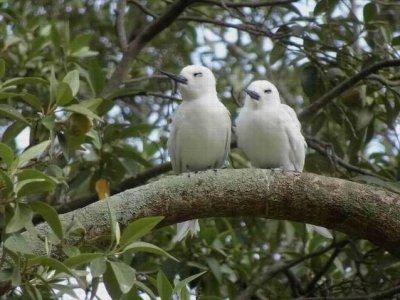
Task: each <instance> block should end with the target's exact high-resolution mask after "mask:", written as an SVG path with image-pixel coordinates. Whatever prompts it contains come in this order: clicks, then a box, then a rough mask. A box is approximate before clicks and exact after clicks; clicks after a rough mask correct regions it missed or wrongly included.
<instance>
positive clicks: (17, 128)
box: [1, 121, 26, 144]
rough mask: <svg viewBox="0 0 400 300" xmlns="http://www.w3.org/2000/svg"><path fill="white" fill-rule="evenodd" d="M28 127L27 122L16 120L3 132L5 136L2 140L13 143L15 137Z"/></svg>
mask: <svg viewBox="0 0 400 300" xmlns="http://www.w3.org/2000/svg"><path fill="white" fill-rule="evenodd" d="M25 128H26V123H25V122H24V123H22V122H19V121H15V122H14V123H12V124H11V125H10V126H8V127H7V129H6V130H5V131H4V132H3V137H2V138H1V141H2V142H3V143H6V144H9V143H12V142H13V140H14V139H15V137H16V136H17V135H18V134H20V133H21V131H22V130H24V129H25Z"/></svg>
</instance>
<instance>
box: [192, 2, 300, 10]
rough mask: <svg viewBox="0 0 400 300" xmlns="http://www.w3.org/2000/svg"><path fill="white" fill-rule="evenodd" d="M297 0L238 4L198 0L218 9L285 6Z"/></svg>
mask: <svg viewBox="0 0 400 300" xmlns="http://www.w3.org/2000/svg"><path fill="white" fill-rule="evenodd" d="M298 1H299V0H270V1H257V2H240V3H229V2H224V1H218V0H200V2H202V3H206V4H212V5H217V6H220V7H229V8H243V7H253V8H256V7H264V6H275V5H285V4H290V3H294V2H298Z"/></svg>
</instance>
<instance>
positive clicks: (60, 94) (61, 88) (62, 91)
mask: <svg viewBox="0 0 400 300" xmlns="http://www.w3.org/2000/svg"><path fill="white" fill-rule="evenodd" d="M73 99H74V96H73V94H72V91H71V88H70V86H69V85H68V84H67V83H65V82H60V83H59V84H58V87H57V95H56V103H57V104H58V105H60V106H64V105H66V104H68V103H70V102H71V101H72V100H73Z"/></svg>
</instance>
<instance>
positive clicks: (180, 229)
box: [173, 220, 200, 242]
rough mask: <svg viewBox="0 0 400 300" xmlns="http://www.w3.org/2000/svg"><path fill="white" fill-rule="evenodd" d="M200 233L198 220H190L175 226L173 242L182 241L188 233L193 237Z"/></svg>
mask: <svg viewBox="0 0 400 300" xmlns="http://www.w3.org/2000/svg"><path fill="white" fill-rule="evenodd" d="M199 231H200V225H199V221H198V220H190V221H186V222H182V223H178V224H177V225H176V235H175V236H174V239H173V241H174V242H179V241H182V240H183V239H184V238H186V236H187V235H188V234H189V233H190V235H191V236H195V235H196V234H197V233H198V232H199Z"/></svg>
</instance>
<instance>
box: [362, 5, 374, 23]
mask: <svg viewBox="0 0 400 300" xmlns="http://www.w3.org/2000/svg"><path fill="white" fill-rule="evenodd" d="M363 16H364V22H365V23H370V22H371V21H374V20H375V19H376V18H377V17H378V6H377V5H376V4H375V3H373V2H370V3H367V4H366V5H365V6H364V8H363Z"/></svg>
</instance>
